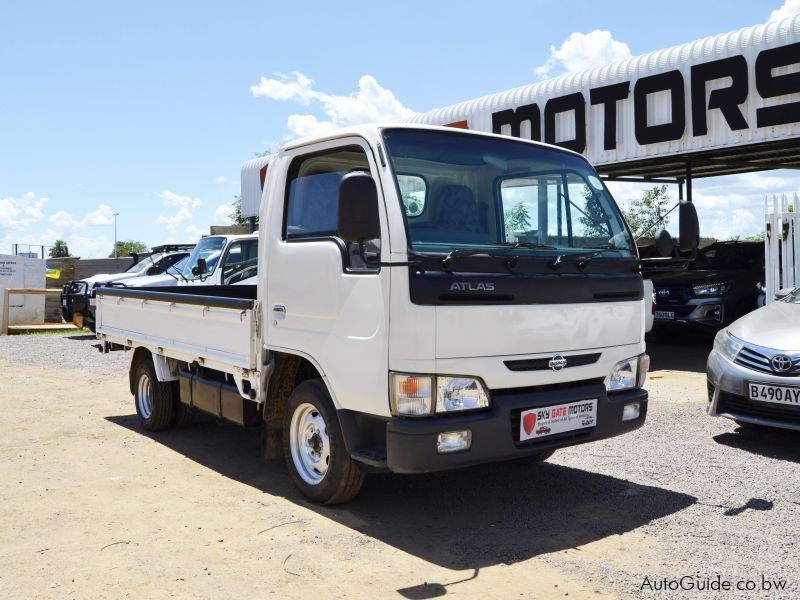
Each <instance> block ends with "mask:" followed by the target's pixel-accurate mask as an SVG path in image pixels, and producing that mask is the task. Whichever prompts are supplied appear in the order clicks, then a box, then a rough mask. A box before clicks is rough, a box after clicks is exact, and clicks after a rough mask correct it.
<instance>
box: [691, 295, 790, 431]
mask: <svg viewBox="0 0 800 600" xmlns="http://www.w3.org/2000/svg"><path fill="white" fill-rule="evenodd" d="M706 372H707V375H708V414H710V415H711V416H714V417H727V418H729V419H733V420H735V421H736V422H737V423H739V424H740V425H743V426H748V425H750V426H752V425H755V426H768V427H783V428H786V429H795V430H800V288H797V289H795V290H794V291H792V292H790V293H789V294H788V295H786V296H785V297H784V298H782V299H781V300H777V301H775V302H773V303H771V304H769V305H767V306H765V307H763V308H759V309H758V310H756V311H753V312H751V313H750V314H748V315H745V316H744V317H742V318H741V319H739V320H737V321H734V322H733V323H731V324H730V325H729V326H728V327H726V328H724V329H722V330H721V331H720V332H719V333H718V334H717V337H716V338H715V339H714V349H713V350H712V351H711V354H709V356H708V364H707V367H706Z"/></svg>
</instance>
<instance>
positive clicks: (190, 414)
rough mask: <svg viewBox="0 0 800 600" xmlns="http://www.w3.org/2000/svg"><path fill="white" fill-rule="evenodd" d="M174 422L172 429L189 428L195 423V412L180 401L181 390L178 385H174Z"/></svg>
mask: <svg viewBox="0 0 800 600" xmlns="http://www.w3.org/2000/svg"><path fill="white" fill-rule="evenodd" d="M172 394H173V400H172V420H171V421H170V427H188V426H189V425H191V424H192V423H193V422H194V416H195V410H194V408H192V407H191V406H189V405H188V404H184V403H183V402H181V400H180V389H179V388H178V386H177V385H176V384H173V385H172Z"/></svg>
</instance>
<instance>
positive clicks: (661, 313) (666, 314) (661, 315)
mask: <svg viewBox="0 0 800 600" xmlns="http://www.w3.org/2000/svg"><path fill="white" fill-rule="evenodd" d="M655 317H656V319H662V320H664V321H674V320H675V313H674V312H673V311H671V310H657V311H656V314H655Z"/></svg>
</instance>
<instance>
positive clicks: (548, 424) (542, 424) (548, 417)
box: [519, 400, 597, 442]
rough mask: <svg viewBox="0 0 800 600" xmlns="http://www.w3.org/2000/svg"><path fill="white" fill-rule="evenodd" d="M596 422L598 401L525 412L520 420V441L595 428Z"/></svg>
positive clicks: (546, 407)
mask: <svg viewBox="0 0 800 600" xmlns="http://www.w3.org/2000/svg"><path fill="white" fill-rule="evenodd" d="M596 421H597V400H581V401H580V402H571V403H569V404H558V405H556V406H545V407H543V408H532V409H530V410H524V411H522V414H520V419H519V441H520V442H524V441H526V440H532V439H536V438H541V437H545V436H548V435H554V434H556V433H564V432H565V431H574V430H575V429H585V428H587V427H594V425H595V423H596Z"/></svg>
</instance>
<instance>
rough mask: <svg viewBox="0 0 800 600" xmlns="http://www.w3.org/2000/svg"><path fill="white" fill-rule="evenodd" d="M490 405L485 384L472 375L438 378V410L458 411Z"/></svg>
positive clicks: (440, 411)
mask: <svg viewBox="0 0 800 600" xmlns="http://www.w3.org/2000/svg"><path fill="white" fill-rule="evenodd" d="M488 406H489V394H487V393H486V390H485V389H484V387H483V384H482V383H481V382H480V381H479V380H477V379H473V378H471V377H437V378H436V412H439V413H442V412H457V411H460V410H474V409H476V408H486V407H488Z"/></svg>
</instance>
